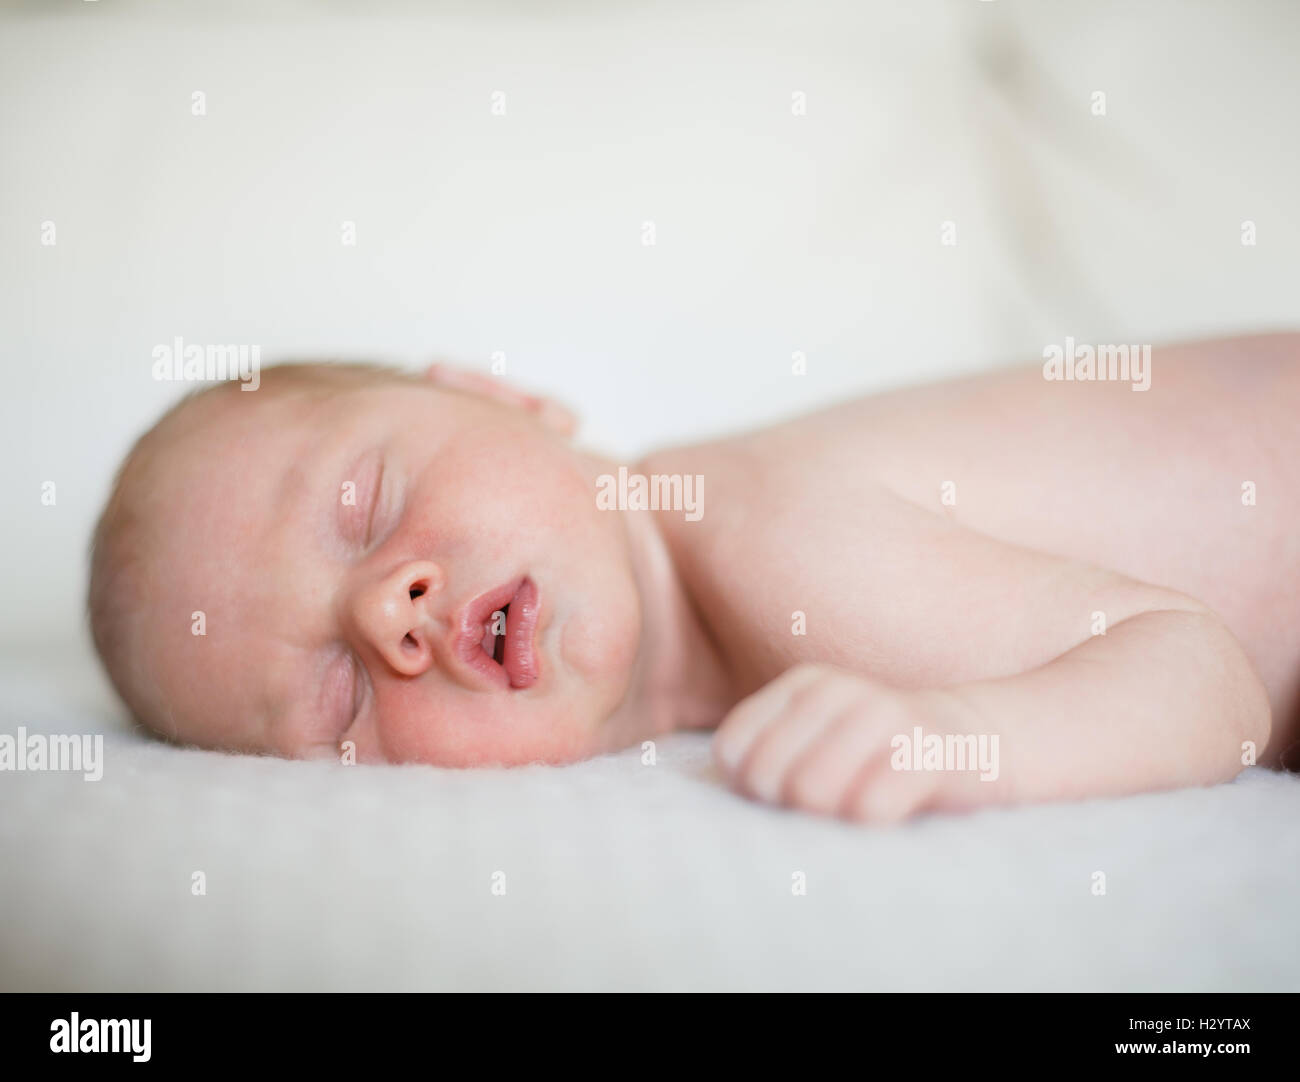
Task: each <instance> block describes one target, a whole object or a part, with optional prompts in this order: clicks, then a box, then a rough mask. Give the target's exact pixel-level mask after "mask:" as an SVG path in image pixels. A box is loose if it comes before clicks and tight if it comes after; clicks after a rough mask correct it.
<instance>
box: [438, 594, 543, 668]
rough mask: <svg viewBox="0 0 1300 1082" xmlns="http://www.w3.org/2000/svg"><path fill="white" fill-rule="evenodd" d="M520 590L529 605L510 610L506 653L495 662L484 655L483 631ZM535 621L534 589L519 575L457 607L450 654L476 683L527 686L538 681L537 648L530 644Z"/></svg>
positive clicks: (535, 601) (535, 603)
mask: <svg viewBox="0 0 1300 1082" xmlns="http://www.w3.org/2000/svg"><path fill="white" fill-rule="evenodd" d="M525 586H527V587H528V589H527V590H525V589H524V587H525ZM521 591H522V592H523V593H524V594H526V595H527V599H528V600H529V601H530V604H529V605H527V606H525V605H522V604H521V605H519V606H517V608H518V609H519V610H520V611H519V612H518V613H516V612H514V611H513V610H512V611H511V613H510V614H509V617H508V619H507V635H508V636H509V637H508V639H507V641H506V643H505V654H504V657H503V659H502V660H501V661H500V662H498V661H495V660H493V659H492V657H490V656H489V655H488V654H487V653H485V652H484V649H483V636H484V629H485V628H486V627H487V626H489V625H490V624H491V622H492V616H493V614H494V613H496V612H498V611H500V610H502V609H505V608H506V606H508V605H509V604H510V603H511V602H512V601H514V600H515V598H516V597H518V596H519V595H520V593H521ZM536 621H537V587H536V585H535V584H534V583H533V582H532V580H531V579H529V578H528V577H527V576H524V575H520V576H519V577H518V578H514V579H511V580H510V581H508V582H504V583H502V584H501V585H500V586H497V587H494V588H493V589H491V590H486V591H484V592H483V593H481V594H479V595H478V596H477V597H475V598H473V599H471V600H470V601H468V602H466V603H465V604H464V605H462V606H461V607H460V609H459V610H458V611H457V613H456V616H455V618H454V620H453V627H454V629H455V642H454V649H453V652H454V654H455V656H456V658H457V660H458V661H459V662H460V663H461V667H462V669H464V670H467V671H468V672H470V673H472V674H474V678H475V681H476V682H478V683H482V684H485V685H487V686H490V687H500V688H509V687H513V688H525V687H529V686H531V685H532V684H533V683H534V682H536V679H537V665H536V660H535V652H536V646H535V644H534V643H533V642H532V637H533V632H534V629H535V627H536Z"/></svg>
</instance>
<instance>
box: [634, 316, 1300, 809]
mask: <svg viewBox="0 0 1300 1082" xmlns="http://www.w3.org/2000/svg"><path fill="white" fill-rule="evenodd" d="M1298 412H1300V337H1297V336H1270V337H1259V338H1253V339H1241V340H1234V341H1220V342H1207V343H1202V344H1197V345H1188V346H1180V347H1164V348H1158V349H1156V350H1155V352H1154V357H1153V378H1152V384H1151V386H1150V388H1149V389H1148V390H1146V391H1138V392H1135V391H1133V390H1132V388H1131V386H1130V385H1128V384H1123V383H1051V382H1047V381H1045V380H1044V378H1043V375H1042V370H1041V368H1040V367H1038V366H1035V367H1031V368H1025V369H1020V370H1013V371H1007V372H999V373H995V374H992V375H988V376H981V377H978V378H973V379H968V380H962V381H957V382H950V383H944V384H940V385H936V386H932V387H921V388H916V389H911V390H907V391H903V392H899V393H894V394H887V395H880V396H876V397H872V398H867V399H864V400H861V401H857V402H853V403H849V404H847V405H843V406H838V407H835V408H833V409H830V410H827V411H824V412H822V413H818V414H815V415H812V416H809V417H805V418H802V419H799V420H796V421H793V422H790V423H788V424H783V425H779V426H777V427H774V428H769V429H766V430H764V431H761V432H756V433H753V434H749V435H745V436H741V437H738V438H735V439H729V440H724V441H720V442H715V443H710V444H704V445H700V446H695V447H685V448H677V449H672V450H668V451H664V452H662V453H659V454H656V455H653V456H651V457H650V458H649V459H648V460H647V462H646V463H644V464H643V466H642V469H643V470H644V471H646V472H654V473H683V474H688V473H689V474H702V475H704V476H705V477H706V478H707V485H708V489H707V491H708V510H707V513H706V514H705V515H704V517H703V519H702V520H701V521H699V522H694V523H692V522H685V521H684V520H683V518H682V516H681V515H673V514H670V513H659V515H658V518H659V521H660V526H661V529H662V530H663V532H664V535H665V536H666V538H667V540H668V544H669V546H670V548H671V550H672V552H673V556H674V561H675V563H676V566H677V567H678V569H679V571H680V574H681V576H682V578H683V581H684V582H685V583H686V584H687V589H688V591H689V592H690V593H691V595H692V596H693V597H694V598H695V600H696V604H697V606H698V611H699V612H700V613H701V615H702V618H703V620H704V622H705V623H706V625H707V626H708V627H709V628H710V630H711V632H712V634H713V637H714V641H715V642H717V643H718V644H719V647H720V649H721V651H722V653H723V656H724V659H725V665H726V667H727V669H728V672H729V674H730V675H731V676H732V678H733V679H734V681H735V687H736V688H737V690H738V692H739V693H740V694H742V695H745V696H747V697H746V698H744V699H743V701H742V702H740V704H739V705H738V706H737V707H735V708H734V709H733V710H732V711H731V712H730V713H729V714H728V716H727V717H726V718H725V719H724V721H723V723H722V725H721V726H720V728H719V730H718V733H717V736H716V739H715V747H716V752H717V760H718V764H719V766H720V768H721V769H722V771H723V772H724V774H725V775H726V776H727V777H728V778H729V779H730V780H731V782H732V783H733V784H735V785H736V786H737V787H738V788H739V789H741V790H742V791H743V792H745V793H747V794H749V795H750V796H753V797H756V798H759V799H762V800H767V801H773V802H779V803H783V804H786V805H789V806H792V807H798V808H803V809H807V810H810V811H817V812H823V813H839V814H843V815H846V816H849V817H851V818H856V819H861V820H866V821H873V822H888V821H893V820H897V819H901V818H904V817H907V816H909V815H912V814H914V813H916V812H919V811H926V810H957V809H967V808H972V807H977V806H980V805H983V804H989V803H1019V802H1027V801H1039V800H1051V799H1065V798H1075V797H1086V796H1103V795H1118V794H1124V793H1133V792H1139V791H1144V790H1153V789H1163V788H1171V787H1176V786H1183V785H1200V784H1210V783H1214V782H1218V781H1222V780H1225V779H1228V778H1231V777H1233V776H1234V775H1235V774H1236V773H1238V772H1239V770H1240V769H1241V768H1242V765H1243V761H1246V762H1249V761H1250V759H1249V756H1248V755H1247V756H1246V757H1245V759H1244V760H1243V744H1244V743H1245V742H1251V743H1253V745H1254V747H1255V748H1256V749H1257V751H1258V755H1259V758H1260V761H1262V762H1264V763H1266V764H1276V763H1277V761H1278V759H1279V757H1280V756H1281V755H1282V753H1283V752H1284V751H1285V750H1286V749H1288V748H1290V747H1291V746H1292V745H1294V744H1295V742H1296V740H1297V732H1296V723H1297V713H1298V711H1297V706H1298V705H1300V704H1298V692H1300V607H1298V605H1300V601H1298V599H1300V504H1298V503H1297V501H1296V498H1295V494H1296V493H1297V492H1300V425H1297V421H1296V417H1297V413H1298ZM1248 481H1249V482H1254V485H1255V492H1256V503H1255V505H1254V506H1249V505H1246V504H1244V503H1243V483H1244V482H1248ZM945 482H952V485H953V486H954V487H952V488H949V489H947V490H946V491H947V492H948V494H949V496H950V500H949V502H948V503H947V504H945V503H944V502H943V501H942V494H943V492H944V491H945V490H944V488H943V486H944V484H945ZM951 497H955V502H954V500H952V499H951ZM795 612H802V613H804V614H806V624H807V633H806V635H796V634H793V633H792V614H793V613H795ZM1099 612H1100V613H1103V614H1104V619H1105V625H1104V626H1105V634H1104V635H1098V634H1094V624H1095V617H1094V614H1095V613H1099ZM913 726H921V727H922V728H923V729H924V730H925V731H926V732H927V733H929V732H935V733H940V734H942V733H947V732H951V733H985V734H999V736H1000V743H1001V754H1002V766H1001V771H1000V776H999V777H998V779H997V780H996V781H980V780H978V778H977V776H976V775H975V774H974V773H971V772H966V773H955V772H935V771H931V772H925V771H920V772H913V771H903V770H897V769H891V767H890V746H891V745H890V741H891V739H892V738H893V736H894V735H895V734H899V733H909V732H911V731H912V729H913Z"/></svg>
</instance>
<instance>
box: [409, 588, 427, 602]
mask: <svg viewBox="0 0 1300 1082" xmlns="http://www.w3.org/2000/svg"><path fill="white" fill-rule="evenodd" d="M423 596H424V587H423V586H420V585H419V584H417V585H415V586H412V587H411V600H412V601H414V600H415V599H416V598H417V597H423Z"/></svg>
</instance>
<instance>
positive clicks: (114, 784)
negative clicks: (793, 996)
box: [0, 653, 1300, 991]
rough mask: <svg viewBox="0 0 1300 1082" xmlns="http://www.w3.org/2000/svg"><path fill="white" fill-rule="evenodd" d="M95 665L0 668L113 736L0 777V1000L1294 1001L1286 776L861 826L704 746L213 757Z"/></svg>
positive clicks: (33, 694)
mask: <svg viewBox="0 0 1300 1082" xmlns="http://www.w3.org/2000/svg"><path fill="white" fill-rule="evenodd" d="M45 656H46V658H48V657H49V654H48V653H46V655H45ZM91 671H92V670H91V669H90V667H89V665H88V663H87V662H86V661H85V660H84V659H80V658H77V659H72V660H71V661H70V662H69V663H67V664H64V665H53V664H51V663H50V662H49V661H48V660H46V661H44V662H40V661H30V660H24V659H22V658H16V657H12V656H11V657H9V658H7V659H6V661H5V663H4V665H3V667H2V668H0V687H3V689H4V693H5V694H4V710H3V716H2V717H0V732H11V733H12V732H13V731H14V730H15V727H16V726H17V725H18V724H22V725H25V726H26V727H27V728H28V729H29V731H33V732H36V731H46V732H52V731H63V732H95V731H100V732H106V733H107V737H106V741H105V760H106V764H105V770H104V777H103V779H102V780H101V781H99V782H94V783H92V782H85V781H82V780H80V779H79V778H75V777H71V776H68V775H59V774H48V773H47V774H31V773H28V774H0V867H2V868H3V874H2V875H0V914H3V920H0V988H3V989H4V990H10V989H30V988H38V989H77V990H80V989H87V990H117V989H129V990H136V989H244V988H248V989H350V988H356V989H464V990H468V989H506V988H515V989H552V988H555V989H672V988H687V989H780V988H793V989H822V988H840V989H876V990H904V989H906V990H913V989H916V990H920V989H1071V988H1074V989H1165V990H1222V989H1255V990H1282V989H1288V990H1291V991H1297V990H1300V947H1298V946H1297V943H1298V942H1300V941H1298V939H1297V936H1296V925H1295V918H1296V914H1297V912H1300V871H1298V869H1300V829H1297V828H1298V827H1300V778H1297V777H1295V776H1290V775H1279V774H1273V773H1269V772H1266V771H1263V770H1252V771H1248V772H1247V773H1246V774H1245V775H1243V776H1242V777H1241V778H1240V779H1238V780H1237V781H1236V782H1233V783H1232V784H1229V785H1223V786H1219V787H1217V788H1214V789H1208V790H1188V791H1184V792H1177V793H1169V794H1161V795H1148V796H1140V797H1133V798H1130V799H1126V800H1105V801H1091V802H1087V803H1080V804H1069V805H1057V806H1044V807H1039V808H1033V809H1026V810H1017V811H994V812H986V813H982V814H979V815H974V816H970V817H967V818H941V819H931V820H927V821H921V822H918V823H916V824H914V825H910V826H905V827H902V828H899V829H892V830H862V829H857V828H853V827H850V826H847V825H841V824H839V823H835V822H827V821H823V820H818V819H815V818H811V817H807V816H802V815H794V814H789V813H785V812H782V811H778V810H774V809H770V808H766V807H762V806H758V805H754V804H751V803H748V802H746V801H744V800H742V799H740V798H738V797H736V796H734V795H732V794H731V793H729V792H728V791H726V790H725V789H723V788H722V787H721V786H720V784H719V783H718V781H717V779H716V777H715V776H714V774H713V772H712V770H711V768H710V764H709V757H708V738H707V736H704V735H696V734H690V735H685V736H678V737H674V738H672V739H669V740H665V741H662V742H660V744H659V746H658V763H657V765H655V766H653V767H649V766H643V765H642V763H641V755H640V753H639V751H638V750H632V751H629V752H627V753H624V754H620V755H614V756H609V757H607V758H603V759H600V760H596V761H592V762H588V763H584V764H581V765H578V766H575V767H570V768H563V769H554V768H545V767H536V768H525V769H519V770H513V771H473V772H456V771H442V770H436V769H433V768H429V767H416V766H412V767H355V768H347V767H342V766H335V765H333V764H328V763H326V764H320V763H292V762H283V761H279V760H275V759H269V758H253V757H234V756H226V755H220V754H214V753H210V752H200V751H187V750H179V749H175V748H171V747H167V746H163V745H161V744H158V743H156V742H153V741H151V740H149V739H148V738H146V737H143V736H141V735H138V734H136V733H134V732H132V731H130V730H128V729H126V728H125V727H124V726H123V725H122V723H120V722H116V723H115V722H112V721H111V720H110V719H111V718H112V716H113V710H112V708H111V707H110V706H109V705H108V699H107V696H106V695H105V693H104V692H103V691H102V689H101V688H100V687H99V685H98V683H97V681H93V680H92V679H91V678H90V672H91ZM196 871H201V872H203V873H204V874H205V876H206V886H207V894H206V896H203V897H196V896H194V895H193V894H192V893H191V882H192V876H193V873H194V872H196ZM1096 871H1101V872H1104V873H1105V876H1106V894H1105V896H1095V895H1094V894H1093V893H1092V883H1093V873H1094V872H1096ZM496 872H504V873H505V880H504V884H505V893H504V895H498V894H493V892H492V885H493V881H494V880H493V876H494V873H496ZM795 872H802V873H804V874H805V876H806V882H807V894H806V895H803V896H799V895H796V894H794V893H793V891H792V883H793V874H794V873H795ZM498 882H499V880H498Z"/></svg>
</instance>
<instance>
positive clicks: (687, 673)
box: [600, 510, 737, 751]
mask: <svg viewBox="0 0 1300 1082" xmlns="http://www.w3.org/2000/svg"><path fill="white" fill-rule="evenodd" d="M615 513H617V514H620V515H622V517H623V522H624V527H625V529H626V531H627V538H628V550H629V553H630V555H631V559H632V567H633V573H634V574H635V576H636V579H637V585H638V587H639V590H640V595H641V605H642V614H641V651H640V657H639V659H638V661H637V665H636V669H635V671H634V673H633V677H632V683H631V686H630V688H629V690H628V694H627V695H626V696H625V697H624V699H623V702H622V703H621V704H620V705H619V707H618V708H617V709H616V710H615V711H614V713H613V715H611V717H610V718H609V719H608V721H607V722H606V723H605V726H604V727H603V735H602V741H601V743H602V747H601V749H600V750H602V751H612V750H615V749H617V748H623V747H628V746H629V745H631V744H634V743H637V742H639V741H641V740H646V739H651V738H652V737H654V736H661V735H664V734H666V733H669V732H672V731H673V730H676V729H700V728H712V727H713V726H715V725H717V724H718V722H719V721H721V720H722V717H723V715H724V714H725V713H726V712H727V710H728V709H730V707H731V706H732V705H733V704H734V703H735V702H736V698H737V696H736V694H735V693H734V691H733V687H732V681H731V679H730V678H729V676H728V675H727V672H726V668H725V665H724V663H723V659H722V654H721V652H720V651H719V649H718V646H717V644H716V643H715V642H714V641H713V638H712V636H711V635H710V633H709V631H708V630H707V628H706V626H705V624H704V622H703V621H702V620H701V619H700V616H699V613H698V612H697V610H696V607H695V602H694V600H693V599H692V597H691V595H690V594H689V592H688V591H687V589H686V586H685V584H684V582H683V581H682V577H681V575H679V574H678V570H677V567H676V565H675V564H674V562H673V558H672V555H671V552H670V550H669V548H668V545H667V543H666V542H665V540H664V537H663V535H662V534H661V533H660V531H659V528H658V525H657V522H658V518H659V516H658V515H655V514H653V513H650V512H646V511H631V510H629V511H619V512H615Z"/></svg>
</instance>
